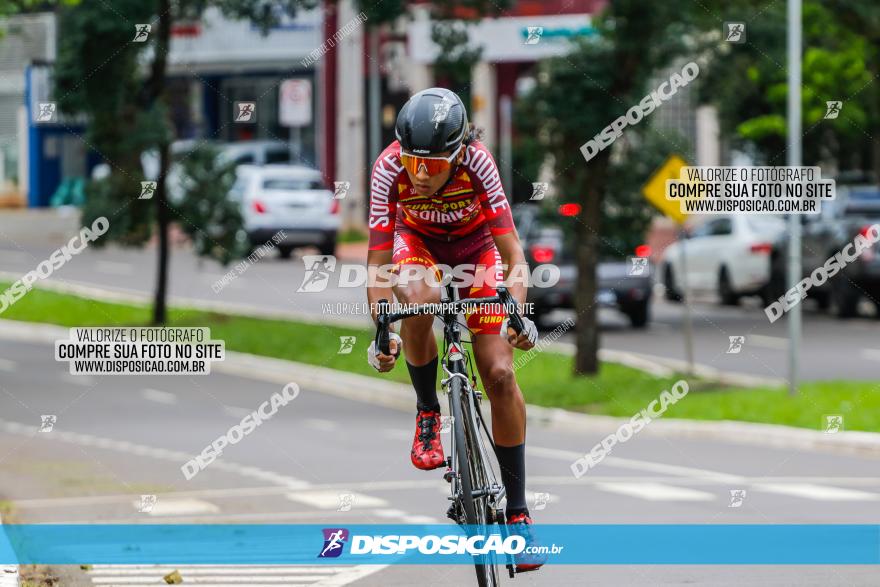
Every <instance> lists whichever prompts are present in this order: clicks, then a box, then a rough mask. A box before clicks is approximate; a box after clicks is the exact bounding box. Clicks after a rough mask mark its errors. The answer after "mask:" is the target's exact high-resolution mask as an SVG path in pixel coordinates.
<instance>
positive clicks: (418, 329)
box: [392, 228, 440, 365]
mask: <svg viewBox="0 0 880 587" xmlns="http://www.w3.org/2000/svg"><path fill="white" fill-rule="evenodd" d="M392 262H393V263H394V265H395V271H396V273H397V274H398V277H399V282H398V283H397V285H395V286H394V288H393V289H394V295H395V296H396V297H397V301H399V302H400V303H403V304H426V303H431V302H439V301H440V288H439V287H432V286H431V285H430V284H429V283H428V280H427V279H426V278H425V276H426V275H427V271H428V270H430V269H431V268H433V267H434V266H435V265H437V260H436V258H435V257H434V255H433V254H432V253H431V251H429V250H428V247H427V246H425V243H424V241H423V240H422V238H421V237H420V236H419V235H418V234H416V233H415V232H413V231H411V230H408V229H406V228H399V229H398V231H397V232H396V233H395V235H394V252H393V254H392ZM416 276H419V277H418V278H415V277H416ZM433 323H434V317H433V316H427V315H426V316H418V317H413V318H407V319H406V320H403V322H402V325H401V328H400V336H401V338H402V339H403V354H404V356H405V357H406V360H407V362H408V363H409V364H411V365H425V364H426V363H429V362H430V361H432V360H435V359H436V358H437V342H436V341H435V340H434V335H433V333H432V332H431V326H432V325H433Z"/></svg>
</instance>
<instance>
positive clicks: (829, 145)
mask: <svg viewBox="0 0 880 587" xmlns="http://www.w3.org/2000/svg"><path fill="white" fill-rule="evenodd" d="M836 4H837V3H836V2H819V1H816V0H808V1H807V2H805V3H804V7H803V35H804V54H803V75H802V78H803V82H802V87H801V93H802V98H801V99H802V112H803V120H802V124H803V128H804V131H805V132H804V137H803V141H802V142H803V160H804V164H805V165H818V164H823V163H824V164H826V165H827V166H829V167H833V168H841V169H848V168H856V169H866V168H870V167H874V169H875V170H876V171H880V160H878V157H880V151H878V149H880V147H878V144H877V143H876V142H875V141H870V140H868V139H867V138H866V137H867V135H866V133H867V134H869V135H871V136H876V135H875V133H876V132H878V131H880V111H878V93H877V88H876V84H872V83H871V82H872V79H873V77H874V73H872V71H873V70H872V67H873V68H876V67H877V65H878V59H877V48H876V45H875V44H873V40H874V39H872V38H871V37H870V36H866V35H870V34H871V30H870V28H869V27H866V26H864V25H860V26H857V27H856V26H854V23H851V22H847V21H848V20H849V19H852V20H853V21H856V20H858V19H855V18H854V16H853V15H854V14H855V12H854V10H855V7H856V6H862V8H865V5H864V4H863V3H853V4H852V6H850V5H849V4H847V7H848V8H847V7H844V6H835V5H836ZM878 15H880V11H878ZM862 16H863V17H864V18H865V19H866V20H865V21H864V22H870V20H868V19H867V18H868V15H862ZM860 29H861V32H857V31H859V30H860ZM873 34H874V35H878V33H877V32H874V33H873ZM785 36H786V20H785V5H784V4H778V5H770V6H768V7H767V9H766V11H765V12H764V13H762V18H760V19H754V20H753V21H752V22H750V23H748V38H749V43H748V44H744V45H736V46H728V47H725V49H726V51H725V52H724V53H719V54H718V56H717V57H716V58H715V59H713V60H712V63H711V64H710V66H709V67H708V68H707V72H706V78H705V83H704V84H702V86H701V88H702V97H701V100H702V101H704V102H708V103H712V104H715V105H716V106H717V107H718V112H719V118H720V122H721V129H722V132H723V133H724V134H725V135H727V136H729V137H731V139H732V144H733V145H734V146H736V147H739V148H740V149H742V150H745V151H747V152H750V153H752V154H753V155H754V156H755V157H756V158H757V159H758V160H759V161H760V162H761V163H763V164H767V165H779V164H782V163H784V153H785V149H786V100H787V95H788V83H787V82H788V80H787V74H786V70H785V68H783V67H782V64H784V63H785V60H786V46H785ZM830 100H841V101H843V102H844V107H843V109H842V111H841V113H840V116H839V117H838V118H836V119H828V120H824V116H825V111H826V102H827V101H830ZM780 158H781V159H782V160H780Z"/></svg>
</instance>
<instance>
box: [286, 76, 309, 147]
mask: <svg viewBox="0 0 880 587" xmlns="http://www.w3.org/2000/svg"><path fill="white" fill-rule="evenodd" d="M278 122H279V123H281V124H282V125H283V126H287V127H290V159H291V161H299V160H300V157H301V154H302V127H304V126H309V125H310V124H312V82H311V80H308V79H288V80H284V81H283V82H281V86H280V87H279V89H278Z"/></svg>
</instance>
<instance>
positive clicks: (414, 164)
mask: <svg viewBox="0 0 880 587" xmlns="http://www.w3.org/2000/svg"><path fill="white" fill-rule="evenodd" d="M461 147H462V145H459V146H458V148H457V149H455V151H453V152H452V155H450V156H449V157H422V156H420V155H412V154H410V153H405V152H404V151H403V149H401V150H400V162H401V163H403V167H404V168H405V169H406V170H407V171H409V172H410V173H411V174H413V175H418V173H419V171H421V170H422V168H423V167H424V170H425V173H427V174H428V175H437V174H438V173H443V172H444V171H446V170H447V169H449V168H450V167H452V162H453V161H454V160H455V158H456V157H457V156H458V152H459V151H461Z"/></svg>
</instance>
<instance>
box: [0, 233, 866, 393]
mask: <svg viewBox="0 0 880 587" xmlns="http://www.w3.org/2000/svg"><path fill="white" fill-rule="evenodd" d="M9 231H10V229H9V227H5V231H0V272H5V274H6V275H7V276H20V275H23V274H24V273H26V272H28V271H30V270H32V269H33V268H34V267H36V266H37V264H39V263H40V262H41V261H42V260H44V259H46V258H48V256H49V255H50V254H51V252H52V251H53V250H54V247H55V246H57V244H54V243H50V244H46V243H43V242H42V241H44V240H46V239H45V238H44V235H40V234H37V235H36V236H34V235H30V236H29V237H28V235H24V236H21V235H19V236H17V237H13V236H11V235H10V234H9ZM25 237H28V238H25ZM55 242H56V243H57V242H60V239H55ZM155 256H156V255H155V250H153V249H145V250H130V249H128V250H126V249H118V248H108V249H105V250H99V249H96V248H89V249H86V251H85V252H83V253H82V254H81V255H79V256H77V257H75V258H74V259H72V260H71V261H70V262H69V263H67V264H66V265H65V266H64V267H62V268H61V269H60V270H59V271H57V272H56V273H55V274H53V276H52V277H51V279H52V280H56V281H59V280H60V281H65V282H68V283H73V284H86V285H94V286H99V287H100V288H102V289H108V290H113V291H118V292H125V293H132V294H136V295H147V294H150V293H151V292H152V291H153V287H154V283H155ZM341 262H342V260H340V263H341ZM230 271H231V272H232V277H233V278H232V279H230V280H228V281H227V282H226V283H224V282H223V281H221V280H222V279H223V277H224V274H226V273H227V272H230ZM304 274H305V270H304V262H303V260H302V259H301V258H296V259H293V260H290V261H284V260H281V259H279V258H278V257H277V256H274V255H272V256H267V257H265V258H264V259H262V260H260V261H259V262H257V263H254V264H249V265H248V266H247V267H246V268H245V270H244V271H243V272H242V273H240V274H239V272H238V271H236V269H235V265H232V266H229V267H227V268H223V267H221V266H220V265H218V264H216V263H214V262H211V261H199V260H197V259H195V258H194V257H193V256H192V255H191V254H190V253H189V251H188V250H187V249H185V248H179V249H175V250H174V251H173V254H172V260H171V275H170V293H171V296H172V297H173V298H177V299H186V300H197V301H198V303H213V304H229V305H230V306H231V307H233V308H235V307H238V308H241V309H243V310H245V311H265V312H279V313H283V314H290V315H297V316H305V317H309V318H311V319H313V320H337V321H355V322H360V323H363V324H367V320H366V318H365V316H364V314H363V307H362V306H363V302H364V300H365V298H366V296H365V294H364V291H363V288H360V287H354V288H340V287H337V286H336V285H335V281H334V280H332V279H331V280H330V281H329V282H328V285H327V287H326V289H323V290H321V291H316V292H311V293H302V292H297V290H298V289H299V288H300V287H301V286H302V284H303V280H304ZM337 274H338V269H337ZM692 308H693V324H694V349H695V360H696V362H697V363H699V364H702V365H706V366H709V367H713V368H716V369H720V370H722V371H729V372H733V373H743V374H748V375H753V376H759V377H764V378H769V379H776V380H783V379H785V378H786V377H787V376H788V372H787V351H786V349H787V331H786V321H785V319H782V320H778V321H777V322H776V323H774V324H770V323H769V322H768V321H767V319H766V317H765V316H764V313H763V311H762V308H761V307H760V305H759V303H758V301H757V299H747V300H744V301H743V302H742V306H741V307H735V308H730V307H721V306H719V305H718V304H716V303H715V302H714V301H713V300H698V301H696V302H695V303H694V304H693V306H692ZM804 311H805V312H804V330H803V332H804V336H803V344H802V351H801V370H800V376H801V378H802V379H807V380H828V379H842V378H845V379H855V380H866V381H876V380H877V379H878V375H880V339H878V337H877V333H878V332H880V323H878V321H877V320H876V319H875V318H871V317H863V318H858V319H853V320H848V321H840V320H836V319H834V318H831V317H829V316H827V315H825V314H822V313H820V312H818V310H817V309H815V308H814V307H813V305H812V302H811V301H809V300H808V301H807V302H806V303H805V308H804ZM682 313H683V306H681V305H680V304H671V303H668V302H666V301H664V300H663V299H662V296H660V295H657V296H655V298H654V303H653V307H652V315H653V319H652V322H651V324H650V327H649V328H647V329H645V330H633V329H631V328H629V327H628V325H627V322H626V319H625V318H624V317H622V316H621V315H619V314H618V313H616V312H615V311H613V310H602V311H601V312H600V320H601V324H602V336H601V346H602V348H607V349H613V350H619V351H626V352H631V353H637V354H640V355H644V356H646V357H654V358H656V357H659V358H660V359H672V360H679V361H680V360H684V358H685V346H684V335H683V329H682V325H683V315H682ZM565 317H566V314H565V313H561V312H557V313H556V314H555V315H553V316H551V318H555V319H557V322H558V321H559V320H562V319H564V318H565ZM553 327H554V324H552V323H550V324H547V325H546V328H547V329H550V328H553ZM731 336H744V337H745V343H744V345H743V346H742V349H741V350H740V352H739V353H728V352H727V351H728V349H729V347H730V337H731ZM561 340H562V341H563V342H565V341H567V342H570V341H571V340H572V336H571V333H568V334H566V335H565V336H564V337H563V338H562V339H561Z"/></svg>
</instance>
